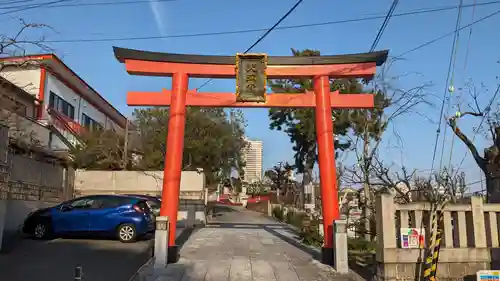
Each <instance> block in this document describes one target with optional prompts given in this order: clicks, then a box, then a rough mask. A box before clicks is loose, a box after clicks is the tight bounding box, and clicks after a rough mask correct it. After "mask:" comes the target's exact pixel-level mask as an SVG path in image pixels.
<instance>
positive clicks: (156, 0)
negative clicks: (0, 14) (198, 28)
mask: <svg viewBox="0 0 500 281" xmlns="http://www.w3.org/2000/svg"><path fill="white" fill-rule="evenodd" d="M30 1H33V0H23V1H21V2H30ZM176 1H179V0H136V1H118V2H117V1H113V2H94V3H74V4H56V5H50V6H49V7H39V8H70V7H81V6H115V5H131V4H149V3H152V2H153V3H162V2H176ZM17 3H19V2H15V3H14V2H11V3H0V4H4V5H11V4H17ZM33 5H34V4H23V5H17V6H10V7H0V9H2V10H8V9H15V8H26V7H31V6H33Z"/></svg>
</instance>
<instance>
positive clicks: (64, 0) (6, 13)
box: [0, 0, 74, 16]
mask: <svg viewBox="0 0 500 281" xmlns="http://www.w3.org/2000/svg"><path fill="white" fill-rule="evenodd" d="M69 1H74V0H56V1H52V2H45V3H41V4H37V5H33V6H29V7H25V8H19V9H17V10H13V11H8V12H2V13H0V16H3V15H8V14H12V13H16V12H22V11H26V10H31V9H36V8H42V7H45V6H49V5H52V4H57V3H64V2H69Z"/></svg>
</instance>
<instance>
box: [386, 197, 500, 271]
mask: <svg viewBox="0 0 500 281" xmlns="http://www.w3.org/2000/svg"><path fill="white" fill-rule="evenodd" d="M430 210H431V204H430V203H410V204H396V203H394V197H393V196H392V195H389V194H383V195H379V196H378V197H377V201H376V223H377V254H376V261H377V277H378V279H379V280H415V277H416V276H421V272H422V268H423V267H424V264H423V262H422V261H424V260H425V250H426V247H427V246H428V245H427V244H428V242H429V241H430V234H431V229H430V228H429V227H430V225H431V223H430ZM498 213H500V204H485V203H483V199H482V198H481V197H472V198H470V203H468V204H448V205H446V206H445V208H444V210H443V225H442V226H441V229H443V234H442V238H443V239H442V241H441V250H440V253H439V260H438V261H439V262H438V267H437V279H438V280H464V278H471V277H473V276H475V275H476V272H477V271H479V270H484V269H490V267H491V263H492V260H493V259H494V258H493V259H492V256H496V253H495V251H496V249H495V248H498V247H499V240H498V236H499V235H498V232H499V229H498ZM405 228H406V229H407V228H413V229H414V230H415V231H417V232H420V233H421V234H422V235H424V237H425V243H424V244H425V245H423V246H422V247H420V248H419V246H418V243H417V244H416V245H412V246H416V248H409V247H411V246H409V244H406V245H404V247H403V245H402V243H403V244H405V243H406V241H408V240H406V239H408V238H409V237H408V236H405V235H402V234H401V230H402V229H403V230H405ZM402 240H403V242H402ZM474 278H475V277H474Z"/></svg>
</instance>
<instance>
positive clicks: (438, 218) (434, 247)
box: [424, 201, 447, 281]
mask: <svg viewBox="0 0 500 281" xmlns="http://www.w3.org/2000/svg"><path fill="white" fill-rule="evenodd" d="M446 203H447V202H446V201H443V202H442V203H441V204H439V205H437V204H433V206H432V208H431V212H432V218H431V226H430V231H431V233H430V234H431V235H430V237H431V239H430V241H429V242H430V243H429V246H428V248H427V253H426V259H425V269H424V280H425V281H436V271H437V264H438V260H439V250H440V248H441V239H442V230H441V225H442V224H443V220H444V219H443V209H444V207H445V205H446ZM434 230H435V232H434Z"/></svg>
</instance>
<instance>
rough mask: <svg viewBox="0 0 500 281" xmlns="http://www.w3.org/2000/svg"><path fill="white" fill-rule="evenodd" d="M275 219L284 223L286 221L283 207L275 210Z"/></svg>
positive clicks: (277, 207)
mask: <svg viewBox="0 0 500 281" xmlns="http://www.w3.org/2000/svg"><path fill="white" fill-rule="evenodd" d="M272 213H273V217H275V218H276V219H277V220H279V221H283V219H284V214H283V209H282V208H281V206H276V207H274V208H273V212H272Z"/></svg>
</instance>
